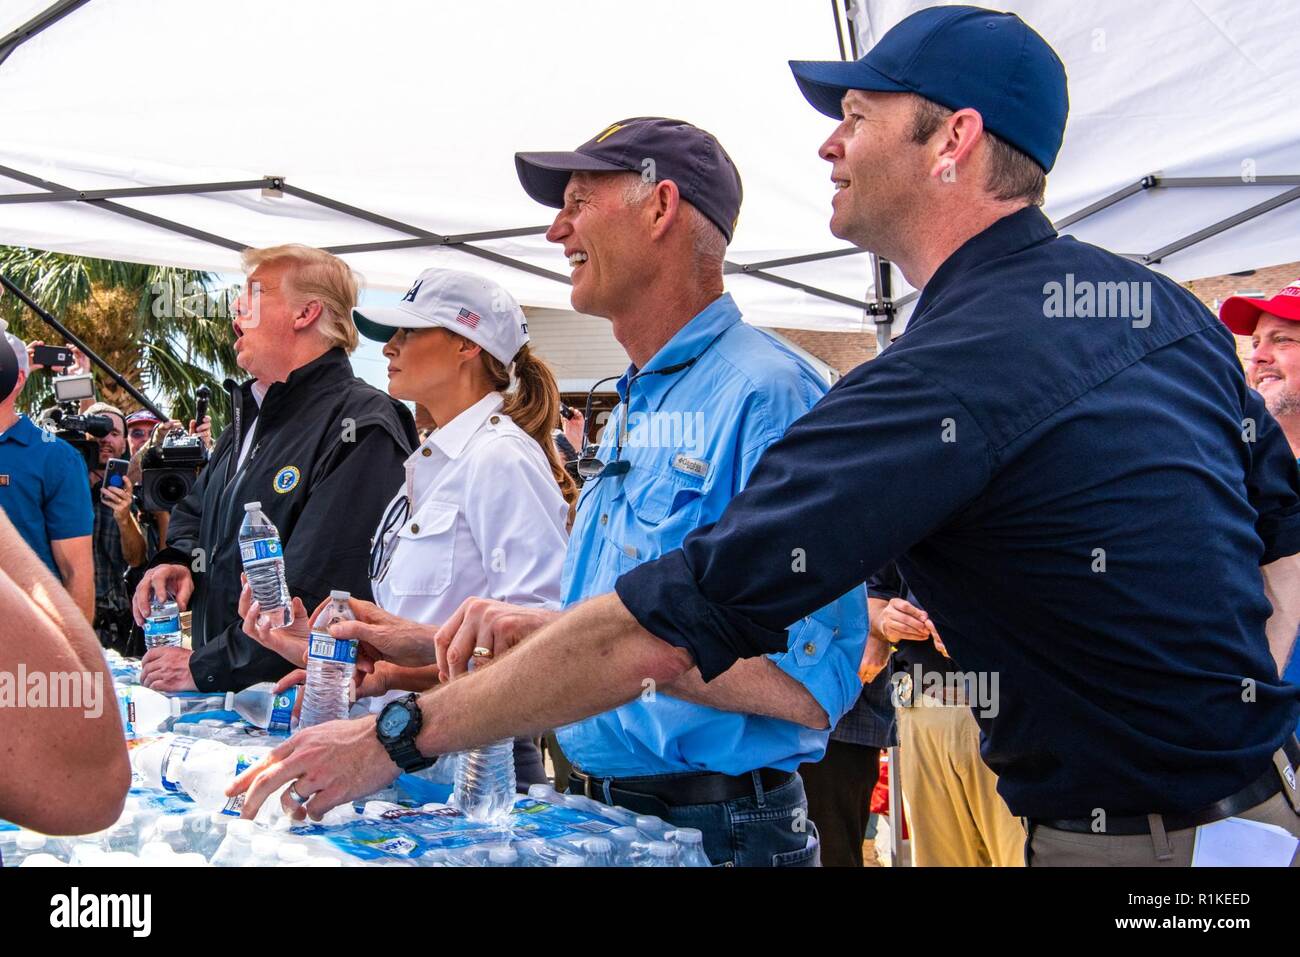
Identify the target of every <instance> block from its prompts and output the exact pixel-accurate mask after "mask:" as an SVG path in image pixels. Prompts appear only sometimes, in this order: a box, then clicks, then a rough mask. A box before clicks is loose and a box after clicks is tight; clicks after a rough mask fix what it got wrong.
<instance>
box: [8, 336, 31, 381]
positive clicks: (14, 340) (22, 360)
mask: <svg viewBox="0 0 1300 957" xmlns="http://www.w3.org/2000/svg"><path fill="white" fill-rule="evenodd" d="M5 341H6V342H8V343H9V348H11V349H13V351H14V359H15V360H17V362H18V369H19V371H20V372H31V369H30V368H29V367H28V358H27V343H25V342H23V341H22V340H21V339H19V338H18V337H17V336H16V335H14V334H13V333H12V332H6V333H5Z"/></svg>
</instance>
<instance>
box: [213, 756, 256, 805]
mask: <svg viewBox="0 0 1300 957" xmlns="http://www.w3.org/2000/svg"><path fill="white" fill-rule="evenodd" d="M255 763H256V762H254V761H253V759H252V758H250V757H248V756H247V755H244V754H241V755H239V757H238V758H236V759H235V777H239V776H240V775H241V774H243V773H244V772H245V771H247V770H248V769H249V768H251V767H252V766H253V765H254V764H255ZM247 794H248V792H247V791H245V792H244V793H243V794H236V795H235V796H234V797H232V798H231V799H230V800H228V801H227V802H226V803H225V804H223V805H222V806H221V813H222V814H229V815H230V816H231V817H239V815H240V814H241V813H242V812H243V810H244V798H245V797H246V796H247Z"/></svg>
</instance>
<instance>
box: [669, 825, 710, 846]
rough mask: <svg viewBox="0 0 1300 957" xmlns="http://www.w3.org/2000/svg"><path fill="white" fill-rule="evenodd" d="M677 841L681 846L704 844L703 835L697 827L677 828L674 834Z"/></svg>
mask: <svg viewBox="0 0 1300 957" xmlns="http://www.w3.org/2000/svg"><path fill="white" fill-rule="evenodd" d="M674 833H675V834H676V835H677V840H678V841H679V842H680V843H682V844H701V843H703V842H704V835H703V834H702V833H701V832H700V829H699V828H697V827H679V828H678V829H677V830H676V831H675V832H674Z"/></svg>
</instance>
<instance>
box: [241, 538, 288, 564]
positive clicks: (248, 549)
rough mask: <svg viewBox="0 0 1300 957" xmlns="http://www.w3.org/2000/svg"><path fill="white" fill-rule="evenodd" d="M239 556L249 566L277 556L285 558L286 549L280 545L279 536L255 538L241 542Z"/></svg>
mask: <svg viewBox="0 0 1300 957" xmlns="http://www.w3.org/2000/svg"><path fill="white" fill-rule="evenodd" d="M239 557H240V560H242V561H243V563H244V567H245V568H247V567H249V566H250V565H260V564H262V563H263V562H269V561H271V560H272V559H275V558H283V557H284V550H283V549H282V548H281V547H280V540H279V539H278V538H254V539H250V540H249V541H246V542H240V543H239Z"/></svg>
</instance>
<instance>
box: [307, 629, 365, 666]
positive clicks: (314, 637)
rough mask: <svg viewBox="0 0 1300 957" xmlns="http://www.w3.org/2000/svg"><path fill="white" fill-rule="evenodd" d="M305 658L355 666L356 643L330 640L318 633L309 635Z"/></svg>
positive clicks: (338, 639)
mask: <svg viewBox="0 0 1300 957" xmlns="http://www.w3.org/2000/svg"><path fill="white" fill-rule="evenodd" d="M307 657H308V658H315V659H316V660H317V661H341V662H343V663H344V664H355V663H356V660H357V642H355V641H348V640H347V639H345V638H331V637H330V636H329V635H323V634H321V633H320V632H318V631H313V632H312V633H311V644H310V645H309V646H308V648H307Z"/></svg>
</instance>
